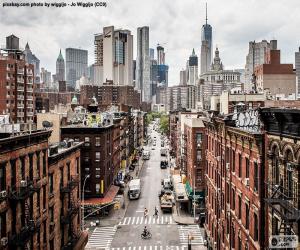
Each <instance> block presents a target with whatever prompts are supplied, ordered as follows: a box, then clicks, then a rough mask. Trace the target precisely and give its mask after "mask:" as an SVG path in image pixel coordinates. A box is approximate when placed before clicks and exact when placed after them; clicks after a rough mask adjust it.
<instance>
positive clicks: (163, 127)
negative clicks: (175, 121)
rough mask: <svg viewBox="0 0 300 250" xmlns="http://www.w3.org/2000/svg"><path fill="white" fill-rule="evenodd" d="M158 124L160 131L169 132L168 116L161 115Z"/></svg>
mask: <svg viewBox="0 0 300 250" xmlns="http://www.w3.org/2000/svg"><path fill="white" fill-rule="evenodd" d="M159 125H160V132H161V133H162V134H168V133H169V116H167V115H161V117H160V123H159Z"/></svg>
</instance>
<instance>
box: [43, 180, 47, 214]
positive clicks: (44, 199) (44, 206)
mask: <svg viewBox="0 0 300 250" xmlns="http://www.w3.org/2000/svg"><path fill="white" fill-rule="evenodd" d="M46 196H47V195H46V186H44V187H43V210H45V209H46Z"/></svg>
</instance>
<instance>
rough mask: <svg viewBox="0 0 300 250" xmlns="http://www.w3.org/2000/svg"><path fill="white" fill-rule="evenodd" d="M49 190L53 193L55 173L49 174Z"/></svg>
mask: <svg viewBox="0 0 300 250" xmlns="http://www.w3.org/2000/svg"><path fill="white" fill-rule="evenodd" d="M49 192H50V194H53V174H49Z"/></svg>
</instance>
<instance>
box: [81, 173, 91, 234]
mask: <svg viewBox="0 0 300 250" xmlns="http://www.w3.org/2000/svg"><path fill="white" fill-rule="evenodd" d="M88 178H90V175H89V174H88V175H87V176H85V179H84V181H83V186H82V200H81V203H82V206H81V211H82V212H81V213H82V215H81V216H82V222H81V223H82V226H81V230H82V231H83V230H84V187H85V182H86V180H87V179H88Z"/></svg>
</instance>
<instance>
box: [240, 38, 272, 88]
mask: <svg viewBox="0 0 300 250" xmlns="http://www.w3.org/2000/svg"><path fill="white" fill-rule="evenodd" d="M271 43H272V46H273V49H276V48H277V42H276V40H273V41H270V43H269V42H268V41H266V40H262V41H261V42H255V41H253V42H252V41H251V42H249V52H248V55H247V56H246V65H245V85H244V90H245V91H246V92H248V91H251V90H252V87H253V86H252V75H253V74H254V69H255V67H256V66H259V65H261V64H264V63H266V62H267V55H268V53H270V44H271Z"/></svg>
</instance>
